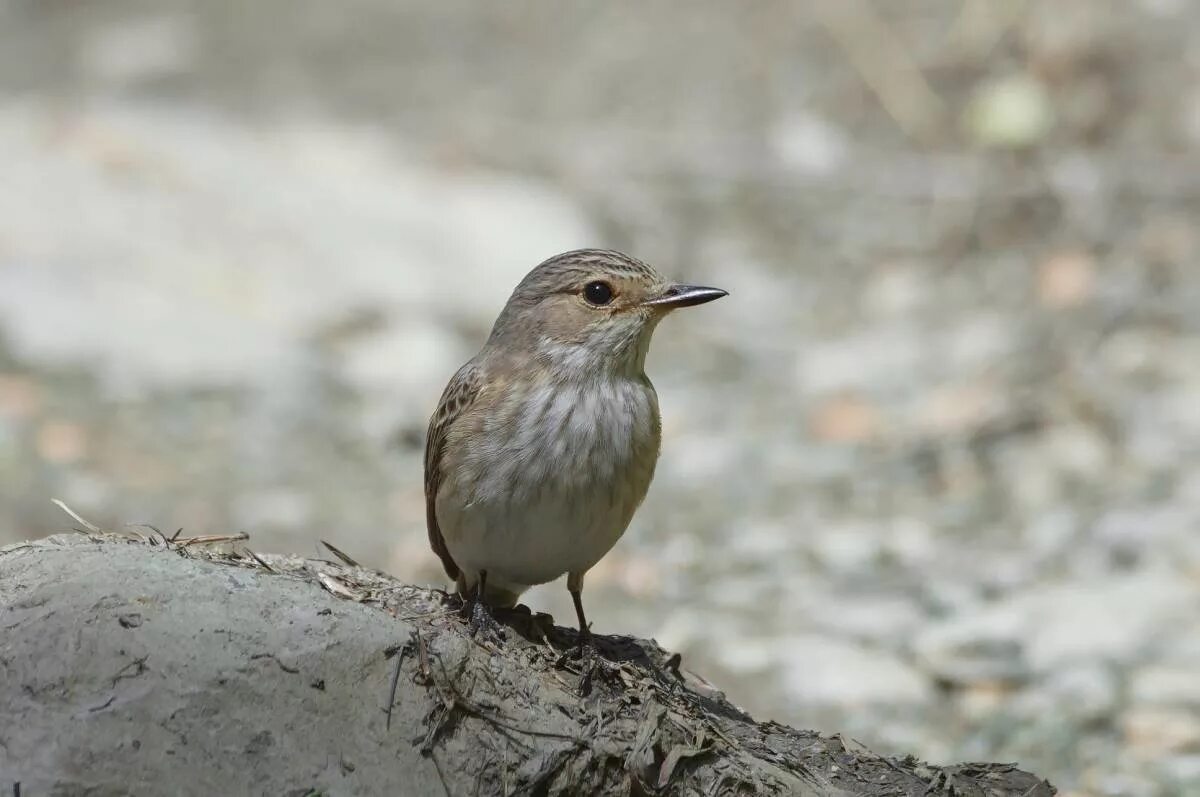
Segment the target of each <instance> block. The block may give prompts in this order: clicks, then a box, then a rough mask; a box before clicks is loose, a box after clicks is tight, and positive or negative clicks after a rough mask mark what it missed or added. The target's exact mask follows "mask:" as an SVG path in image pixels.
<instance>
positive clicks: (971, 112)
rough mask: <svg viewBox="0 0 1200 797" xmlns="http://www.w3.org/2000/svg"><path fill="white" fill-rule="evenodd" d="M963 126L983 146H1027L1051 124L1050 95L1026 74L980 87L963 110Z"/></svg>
mask: <svg viewBox="0 0 1200 797" xmlns="http://www.w3.org/2000/svg"><path fill="white" fill-rule="evenodd" d="M963 121H964V124H965V125H966V127H967V130H968V131H969V132H970V134H971V137H972V138H973V139H974V140H975V142H976V143H978V144H981V145H983V146H985V147H1010V148H1020V147H1027V146H1029V145H1031V144H1034V143H1035V142H1037V141H1038V140H1040V139H1041V138H1042V137H1043V136H1045V135H1046V133H1048V132H1049V131H1050V128H1051V127H1052V126H1053V124H1054V111H1053V108H1052V106H1051V104H1050V94H1049V92H1048V91H1047V90H1046V87H1045V85H1043V84H1042V83H1041V82H1040V81H1039V80H1037V79H1036V78H1035V77H1033V76H1032V75H1029V74H1019V75H1012V76H1010V77H1007V78H1002V79H1000V80H996V81H993V82H991V83H987V84H985V85H983V86H980V87H979V88H978V89H977V90H976V92H975V96H974V97H973V98H972V100H971V103H970V105H969V106H968V108H967V112H966V116H965V118H964V120H963Z"/></svg>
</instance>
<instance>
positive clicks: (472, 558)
mask: <svg viewBox="0 0 1200 797" xmlns="http://www.w3.org/2000/svg"><path fill="white" fill-rule="evenodd" d="M658 444H659V420H658V401H657V398H656V396H655V393H654V388H653V387H652V386H651V385H650V383H649V382H648V381H646V380H645V379H625V378H620V379H603V380H596V381H589V382H586V383H583V384H582V385H581V386H579V387H564V386H562V385H561V384H559V385H557V386H551V385H550V384H549V383H545V382H542V383H539V387H536V388H533V389H529V390H526V391H524V392H520V393H518V394H517V396H515V397H514V400H513V401H511V402H508V403H507V406H505V407H504V408H502V409H501V410H499V411H497V412H496V413H495V415H494V416H493V417H489V418H486V419H485V420H484V423H483V426H482V429H481V430H480V433H479V434H478V435H476V436H474V439H472V440H471V441H463V443H462V444H461V445H462V448H461V450H460V452H459V454H460V456H459V457H456V459H458V462H457V463H456V465H457V467H454V468H452V469H451V471H452V472H450V473H447V474H446V479H445V481H444V482H443V484H442V487H441V489H440V490H439V491H438V498H437V513H438V522H439V524H440V526H441V529H442V535H443V537H444V538H445V540H446V544H447V546H448V547H449V549H450V554H451V556H453V557H454V560H455V562H457V563H458V565H459V567H460V568H461V569H462V570H463V572H464V574H465V576H466V578H467V582H468V584H471V583H473V582H474V581H475V578H476V574H477V573H478V571H479V570H486V571H487V573H488V583H489V585H495V586H503V587H504V588H506V589H510V590H511V591H512V592H514V593H518V594H519V593H520V592H521V591H523V590H524V589H525V588H527V587H529V586H531V585H533V584H541V583H545V582H547V581H552V580H554V579H556V578H558V577H559V576H561V575H563V574H565V573H568V572H570V573H583V572H586V571H587V570H588V569H589V568H591V567H592V566H593V565H594V564H596V562H598V561H599V560H600V559H601V557H603V556H604V555H605V554H606V553H608V551H609V550H610V549H611V548H612V546H613V545H614V544H615V543H616V541H617V540H618V539H619V538H620V536H621V535H622V534H623V533H624V531H625V529H626V527H627V526H628V525H629V521H630V519H631V518H632V517H633V513H634V510H636V509H637V506H638V504H640V503H641V500H642V498H643V497H644V496H645V494H646V490H647V488H648V487H649V486H650V479H651V477H652V476H653V474H654V464H655V462H656V460H657V458H658Z"/></svg>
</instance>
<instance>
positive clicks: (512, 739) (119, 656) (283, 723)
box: [0, 528, 1054, 797]
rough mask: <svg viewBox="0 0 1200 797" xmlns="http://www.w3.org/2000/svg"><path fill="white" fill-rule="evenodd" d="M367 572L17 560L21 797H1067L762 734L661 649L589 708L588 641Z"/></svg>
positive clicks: (7, 761)
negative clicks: (473, 609) (489, 628)
mask: <svg viewBox="0 0 1200 797" xmlns="http://www.w3.org/2000/svg"><path fill="white" fill-rule="evenodd" d="M346 559H347V561H332V560H331V561H324V560H313V559H302V558H299V557H294V556H276V555H267V554H262V555H259V554H255V553H252V552H250V551H249V550H248V549H247V548H246V547H245V542H244V539H243V538H241V537H230V538H220V537H216V538H194V539H181V538H178V537H176V538H174V539H169V538H167V537H165V536H164V535H162V534H159V533H155V532H148V533H146V534H140V533H137V534H132V533H131V534H112V533H107V532H100V531H99V530H95V529H94V528H93V529H91V530H88V531H87V532H85V533H77V534H68V535H58V536H54V537H49V538H46V539H43V540H38V541H35V542H26V543H20V544H17V545H11V546H8V547H7V548H3V549H0V607H2V608H0V634H2V639H3V644H2V646H0V673H2V674H3V677H0V794H6V793H7V790H10V789H11V790H12V791H13V793H15V794H25V795H49V794H70V795H75V794H88V795H118V794H165V793H170V794H208V795H211V794H271V795H280V794H288V795H316V794H328V795H348V794H393V795H394V794H399V795H439V794H448V795H466V794H538V795H559V794H689V795H690V794H787V795H804V796H813V795H912V796H913V797H918V796H924V795H933V794H954V795H968V796H971V797H974V796H976V795H978V796H979V797H983V796H985V795H986V796H988V797H993V796H994V797H1044V796H1045V795H1051V794H1054V788H1053V787H1052V786H1050V784H1049V783H1047V782H1045V781H1043V780H1041V779H1039V778H1037V777H1036V776H1034V775H1031V774H1029V773H1027V772H1023V771H1021V770H1019V769H1017V768H1016V767H1015V766H1013V765H1009V764H958V765H954V766H932V765H929V764H924V763H922V762H920V761H918V760H916V759H915V758H913V757H911V756H909V757H906V758H902V759H893V758H888V757H884V756H879V755H876V754H874V753H872V752H870V751H869V750H866V749H864V748H863V747H862V746H861V745H858V744H856V743H853V742H851V741H849V740H847V739H843V738H841V737H839V736H832V737H826V736H821V735H819V734H817V733H814V732H811V731H804V730H797V729H794V728H790V727H786V726H783V725H779V724H777V723H772V722H756V721H755V720H754V719H752V718H751V717H750V716H748V715H747V714H746V713H744V712H743V711H741V710H740V709H738V708H737V707H736V706H734V705H732V704H731V703H729V702H728V701H727V700H726V699H725V697H724V696H723V695H722V694H721V693H720V692H719V691H718V690H716V689H715V688H714V687H712V686H711V685H710V684H708V683H707V682H705V681H704V680H703V679H702V678H699V677H697V676H695V675H693V674H691V673H689V672H687V671H686V670H685V669H681V668H679V666H678V664H679V660H678V657H671V656H669V655H668V654H667V653H666V652H664V651H663V650H661V649H660V648H659V647H658V646H657V645H656V644H655V643H654V642H653V641H650V640H642V639H633V638H629V637H601V638H599V641H598V643H597V646H598V647H599V649H600V651H601V653H602V654H603V655H604V657H605V659H607V660H608V661H610V662H611V663H610V664H608V665H607V666H604V667H602V668H601V669H600V670H599V671H598V674H597V675H596V676H595V677H593V678H591V679H590V691H588V690H587V689H586V688H585V687H587V686H589V684H584V683H582V682H583V680H584V679H583V677H582V674H581V671H582V670H584V669H586V668H584V666H583V664H582V663H581V662H578V661H576V660H575V659H573V658H572V657H571V656H569V655H567V656H564V655H563V654H564V652H567V651H569V650H570V648H571V646H572V644H573V643H574V641H575V632H574V631H573V630H570V629H565V628H557V627H554V626H553V625H552V624H551V623H550V622H548V620H549V618H547V617H546V616H545V615H536V616H531V615H530V614H529V613H528V612H527V611H526V612H520V611H516V612H513V613H511V614H510V615H508V616H506V617H505V618H502V619H503V620H504V622H505V627H504V638H503V639H502V640H498V641H494V640H489V639H488V638H487V637H486V636H484V637H479V636H475V637H472V636H471V635H470V634H469V632H468V627H467V623H466V622H465V621H464V620H463V619H461V617H460V616H459V613H458V611H457V607H458V599H457V598H455V597H453V596H448V595H446V594H445V593H443V592H440V591H437V590H428V589H420V588H417V587H413V586H408V585H405V584H402V583H399V582H398V581H396V580H394V579H392V578H390V577H389V576H386V575H384V574H381V573H378V572H374V571H370V570H366V569H363V568H360V567H356V566H352V565H351V564H349V563H348V557H347V558H346ZM584 692H587V693H586V694H584Z"/></svg>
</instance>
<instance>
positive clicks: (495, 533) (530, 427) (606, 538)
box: [424, 249, 728, 647]
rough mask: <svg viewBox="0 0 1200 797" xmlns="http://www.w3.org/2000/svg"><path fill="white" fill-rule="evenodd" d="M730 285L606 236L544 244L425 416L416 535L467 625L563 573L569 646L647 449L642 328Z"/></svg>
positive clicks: (654, 409) (648, 475)
mask: <svg viewBox="0 0 1200 797" xmlns="http://www.w3.org/2000/svg"><path fill="white" fill-rule="evenodd" d="M726 295H728V294H727V292H726V291H724V290H721V289H719V288H710V287H704V286H700V285H687V284H679V283H673V282H669V281H668V280H667V279H665V278H664V277H663V276H662V275H661V274H659V272H658V271H656V270H655V269H654V268H652V267H651V266H649V265H647V264H646V263H644V262H642V261H641V260H638V259H636V258H634V257H631V256H629V255H626V254H622V253H620V252H617V251H613V250H606V249H578V250H574V251H570V252H564V253H562V254H559V255H555V256H553V257H551V258H549V259H547V260H545V261H544V262H542V263H540V264H539V265H537V266H536V267H534V268H533V270H532V271H530V272H529V273H528V274H527V275H526V276H525V278H524V279H522V280H521V282H520V283H519V284H518V285H517V286H516V288H515V289H514V290H513V292H512V295H511V296H510V297H509V299H508V301H507V303H506V304H505V306H504V308H503V310H502V311H501V312H500V315H499V316H498V317H497V319H496V321H495V324H494V325H493V327H492V330H491V334H490V335H489V336H488V338H487V341H486V342H485V343H484V345H483V347H482V349H480V351H479V352H478V353H477V354H476V355H475V356H474V357H472V358H471V359H470V360H469V361H467V363H466V364H464V365H463V366H462V367H461V368H459V370H458V371H457V373H455V374H454V376H453V377H452V378H451V379H450V382H449V384H448V385H447V386H446V389H445V391H444V392H443V393H442V396H441V400H440V401H439V402H438V405H437V409H436V410H435V411H434V413H433V415H432V417H431V418H430V421H429V428H428V434H427V437H426V446H425V458H424V466H425V503H426V526H427V529H428V532H429V542H430V546H431V547H432V549H433V551H434V553H435V554H437V556H438V558H440V559H441V562H442V565H443V567H444V569H445V571H446V574H447V576H449V578H451V579H453V580H454V582H455V585H456V588H457V592H458V593H459V594H460V595H461V596H462V597H463V600H464V607H469V608H470V613H471V617H472V628H473V629H476V628H478V627H479V626H481V625H485V624H492V625H494V622H495V621H494V620H493V618H492V615H491V613H490V609H491V608H511V607H513V606H515V605H516V603H517V600H518V598H519V597H520V595H521V594H522V593H523V592H525V591H526V590H527V589H529V588H530V587H532V586H534V585H536V584H544V583H548V582H551V581H554V580H556V579H558V578H560V577H561V576H563V575H566V576H567V589H568V591H569V592H570V594H571V599H572V602H573V603H574V607H575V613H576V616H577V620H578V622H579V636H578V640H579V646H580V647H590V646H591V644H592V634H591V629H590V626H589V624H588V622H587V618H586V616H585V613H584V609H583V602H582V592H583V584H584V577H585V576H586V574H587V572H588V570H590V569H591V568H592V567H593V566H594V565H595V564H596V563H597V562H599V561H600V559H601V558H603V557H604V556H605V555H606V554H607V553H608V552H609V550H611V549H612V547H613V546H614V545H615V544H616V542H617V541H618V540H619V539H620V538H621V536H622V535H623V534H624V533H625V530H626V528H628V526H629V523H630V521H631V520H632V518H633V515H634V512H635V511H636V510H637V508H638V506H639V505H640V504H641V503H642V499H643V498H644V497H645V495H646V492H647V490H648V489H649V487H650V482H651V479H652V478H653V476H654V470H655V465H656V463H657V461H658V457H659V449H660V443H661V437H662V422H661V416H660V414H659V406H658V396H657V394H656V392H655V390H654V385H653V384H652V383H651V382H650V379H649V378H648V377H647V376H646V372H645V363H646V354H647V351H648V350H649V346H650V338H651V336H652V334H653V333H654V330H655V327H656V326H657V325H658V323H659V321H661V320H662V319H663V318H664V317H665V316H666V315H667V314H668V313H670V312H671V311H673V310H676V309H678V308H682V307H691V306H695V305H700V304H704V303H707V302H711V301H713V300H714V299H719V298H721V297H723V296H726Z"/></svg>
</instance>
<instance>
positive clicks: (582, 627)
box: [567, 584, 592, 648]
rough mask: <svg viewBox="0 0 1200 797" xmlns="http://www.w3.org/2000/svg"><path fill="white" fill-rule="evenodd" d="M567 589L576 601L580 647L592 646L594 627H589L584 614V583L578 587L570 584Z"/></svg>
mask: <svg viewBox="0 0 1200 797" xmlns="http://www.w3.org/2000/svg"><path fill="white" fill-rule="evenodd" d="M567 590H568V591H569V592H570V593H571V600H572V601H573V602H574V603H575V617H576V618H578V620H579V645H578V646H579V647H580V648H590V647H592V629H591V628H590V627H588V621H587V617H585V616H584V614H583V585H582V584H580V585H579V586H578V587H577V588H575V589H572V588H571V587H570V586H568V587H567Z"/></svg>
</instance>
